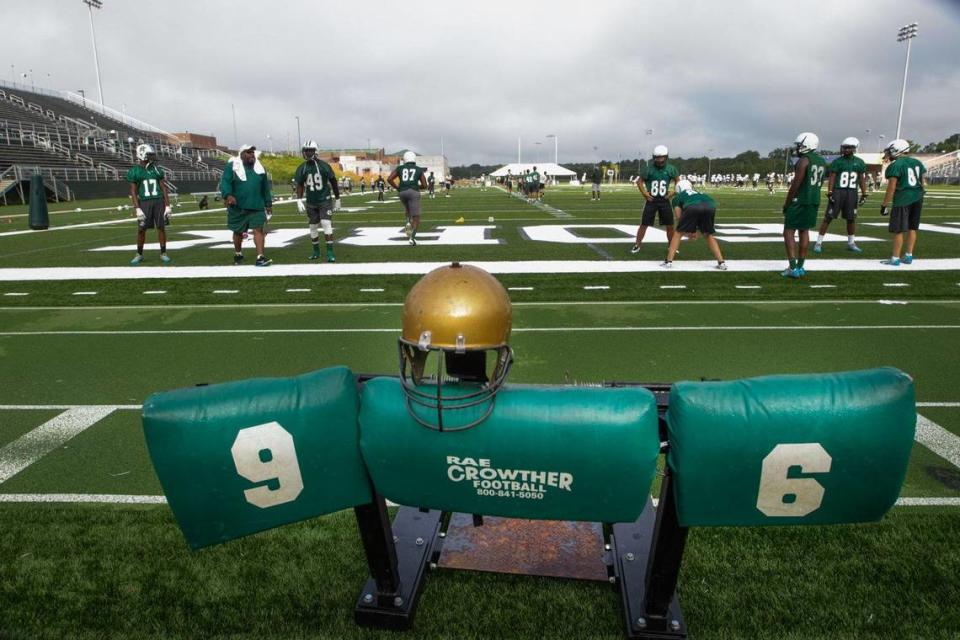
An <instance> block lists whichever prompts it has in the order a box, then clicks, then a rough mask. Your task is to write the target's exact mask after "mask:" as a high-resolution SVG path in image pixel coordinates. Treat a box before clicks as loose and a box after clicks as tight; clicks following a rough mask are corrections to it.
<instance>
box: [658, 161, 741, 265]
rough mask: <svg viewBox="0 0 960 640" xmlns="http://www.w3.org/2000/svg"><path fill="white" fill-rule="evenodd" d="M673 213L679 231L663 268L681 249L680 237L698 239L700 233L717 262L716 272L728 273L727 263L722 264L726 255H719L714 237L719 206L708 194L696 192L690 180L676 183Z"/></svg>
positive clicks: (670, 263)
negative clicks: (717, 270)
mask: <svg viewBox="0 0 960 640" xmlns="http://www.w3.org/2000/svg"><path fill="white" fill-rule="evenodd" d="M670 204H671V206H672V207H673V212H674V214H675V215H676V216H677V220H678V222H677V232H676V233H674V234H673V238H672V239H671V240H670V248H669V249H667V259H666V260H664V261H663V264H661V265H660V266H661V267H664V268H665V269H669V268H670V267H672V266H673V257H674V256H675V255H676V254H677V249H679V248H680V239H681V236H683V235H686V236H687V237H688V238H691V239H693V238H696V236H697V232H699V233H700V234H701V235H702V236H703V237H704V238H705V239H706V241H707V246H708V247H710V252H711V253H713V257H714V258H716V259H717V269H720V270H721V271H726V270H727V263H726V262H724V261H723V254H722V253H720V245H719V244H717V239H716V238H714V237H713V234H714V233H716V227H715V226H714V219H715V218H716V215H717V203H716V202H714V201H713V198H711V197H710V196H708V195H705V194H703V193H700V192H698V191H694V189H693V185H692V184H691V183H690V181H689V180H680V181H679V182H677V195H676V196H674V198H673V201H672V202H671V203H670Z"/></svg>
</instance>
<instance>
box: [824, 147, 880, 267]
mask: <svg viewBox="0 0 960 640" xmlns="http://www.w3.org/2000/svg"><path fill="white" fill-rule="evenodd" d="M859 146H860V141H859V140H857V139H856V138H844V140H843V142H841V143H840V157H838V158H837V159H836V160H834V161H833V162H831V163H830V167H829V168H828V169H827V175H828V178H827V212H826V214H824V216H823V222H822V223H821V224H820V233H819V234H818V235H817V243H816V244H815V245H813V252H814V253H820V252H821V251H823V236H825V235H826V234H827V227H829V226H830V223H831V222H832V221H833V220H835V219H836V218H837V217H838V216H843V219H844V220H846V221H847V251H853V252H855V253H863V249H861V248H860V247H858V246H857V242H856V232H857V222H856V220H857V207H859V206H860V205H861V204H863V201H864V200H866V199H867V179H866V173H867V165H866V164H864V162H863V160H861V159H860V158H858V157H857V156H855V155H854V154H855V153H856V152H857V148H858V147H859ZM857 187H859V188H860V199H859V200H858V199H857Z"/></svg>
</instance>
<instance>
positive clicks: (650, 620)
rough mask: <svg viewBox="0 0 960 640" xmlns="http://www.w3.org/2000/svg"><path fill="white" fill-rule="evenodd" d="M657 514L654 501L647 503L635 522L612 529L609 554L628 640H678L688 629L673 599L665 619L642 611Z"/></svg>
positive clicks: (678, 604) (677, 602)
mask: <svg viewBox="0 0 960 640" xmlns="http://www.w3.org/2000/svg"><path fill="white" fill-rule="evenodd" d="M655 521H656V512H655V511H654V508H653V501H652V500H650V499H649V498H648V499H647V506H646V507H644V509H643V513H641V514H640V517H639V518H637V520H636V522H632V523H629V524H615V525H613V536H612V537H611V545H610V546H611V551H612V553H613V563H614V574H615V575H616V578H617V584H618V585H619V587H620V596H621V599H622V601H623V612H624V616H625V618H626V631H627V637H628V638H644V639H647V640H659V639H661V638H669V639H671V640H677V639H679V638H686V637H687V626H686V624H685V623H684V621H683V613H682V611H681V610H680V601H679V600H678V599H677V596H676V595H674V596H673V600H672V601H671V602H670V610H669V613H668V615H667V616H666V617H652V616H649V615H648V614H647V613H646V612H645V611H644V608H643V603H644V600H645V597H646V592H645V588H646V587H645V581H646V575H647V561H648V560H649V557H650V543H651V539H652V538H653V528H654V523H655Z"/></svg>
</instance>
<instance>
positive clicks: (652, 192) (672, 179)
mask: <svg viewBox="0 0 960 640" xmlns="http://www.w3.org/2000/svg"><path fill="white" fill-rule="evenodd" d="M668 153H669V152H668V150H667V148H666V147H665V146H663V145H662V144H659V145H657V146H656V147H654V149H653V165H652V166H651V165H648V166H646V167H644V169H643V172H642V173H641V174H640V179H638V180H637V188H638V189H640V193H641V194H643V197H644V199H646V201H647V202H646V204H644V205H643V214H642V216H641V218H640V226H639V227H638V228H637V240H636V242H635V243H634V245H633V248H632V249H630V253H640V243H641V242H643V236H645V235H646V233H647V227H649V226H650V225H652V224H653V221H654V217H655V216H657V217H659V218H660V224H661V225H662V226H664V227H666V229H667V242H670V241H671V240H673V210H672V209H671V208H670V199H671V198H673V188H674V187H675V186H676V184H677V178H678V177H679V175H680V172H679V171H677V168H676V167H675V166H673V165H672V164H667V155H668Z"/></svg>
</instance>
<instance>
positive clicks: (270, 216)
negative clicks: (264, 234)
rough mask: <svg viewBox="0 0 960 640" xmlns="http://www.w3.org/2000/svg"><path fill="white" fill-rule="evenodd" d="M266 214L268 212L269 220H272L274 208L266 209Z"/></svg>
mask: <svg viewBox="0 0 960 640" xmlns="http://www.w3.org/2000/svg"><path fill="white" fill-rule="evenodd" d="M266 214H267V222H270V218H272V217H273V210H272V209H267V210H266Z"/></svg>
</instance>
